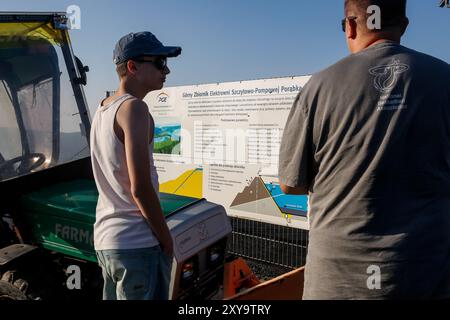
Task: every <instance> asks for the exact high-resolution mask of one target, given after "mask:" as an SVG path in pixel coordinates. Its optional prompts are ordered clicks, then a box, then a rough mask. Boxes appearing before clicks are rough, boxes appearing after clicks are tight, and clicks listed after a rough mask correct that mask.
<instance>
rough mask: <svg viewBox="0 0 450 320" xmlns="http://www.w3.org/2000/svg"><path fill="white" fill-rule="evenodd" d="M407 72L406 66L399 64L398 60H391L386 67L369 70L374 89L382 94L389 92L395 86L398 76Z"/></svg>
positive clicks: (407, 67)
mask: <svg viewBox="0 0 450 320" xmlns="http://www.w3.org/2000/svg"><path fill="white" fill-rule="evenodd" d="M407 70H409V66H408V65H407V64H404V63H401V62H400V61H399V60H396V59H394V60H392V63H390V64H388V65H382V66H378V67H374V68H372V69H370V70H369V73H370V74H371V75H374V76H375V79H374V86H375V89H377V90H378V91H380V92H382V93H386V92H390V91H391V90H392V89H393V88H394V87H395V85H396V83H397V80H398V78H399V77H400V75H401V74H402V73H403V72H405V71H407Z"/></svg>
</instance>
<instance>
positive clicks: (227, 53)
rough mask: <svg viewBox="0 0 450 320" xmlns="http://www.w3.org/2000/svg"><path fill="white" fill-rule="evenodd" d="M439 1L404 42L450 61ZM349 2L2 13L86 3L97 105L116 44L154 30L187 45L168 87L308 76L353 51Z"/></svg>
mask: <svg viewBox="0 0 450 320" xmlns="http://www.w3.org/2000/svg"><path fill="white" fill-rule="evenodd" d="M438 2H439V1H438V0H409V2H408V16H409V18H410V20H411V24H410V27H409V29H408V31H407V33H406V36H405V37H404V40H403V44H404V45H406V46H408V47H412V48H414V49H416V50H419V51H423V52H426V53H428V54H431V55H434V56H436V57H438V58H440V59H443V60H445V61H447V62H450V42H449V41H448V37H449V32H450V9H447V8H439V7H438ZM343 3H344V0H325V1H317V0H277V1H276V0H164V1H153V0H128V1H119V0H89V1H88V0H78V1H77V0H68V1H66V0H40V1H35V0H14V1H2V4H1V5H0V10H2V11H66V8H67V7H68V6H69V5H71V4H76V5H78V6H79V7H80V8H81V14H82V16H81V30H74V31H73V32H72V34H71V37H72V42H73V46H74V50H75V52H76V54H77V55H78V56H79V57H80V58H81V59H82V60H83V62H84V63H85V64H87V65H89V67H90V70H91V71H90V73H89V74H88V86H87V87H86V95H87V98H88V103H89V104H90V107H91V109H93V108H95V106H96V104H97V103H98V101H99V100H100V99H101V98H103V97H104V95H105V91H106V90H114V89H115V88H116V86H117V83H118V81H117V77H116V75H115V72H114V66H113V64H112V50H113V47H114V45H115V43H116V41H117V40H118V39H119V38H120V37H121V36H123V35H125V34H126V33H129V32H136V31H142V30H149V31H152V32H153V33H155V34H156V35H157V37H158V38H159V39H160V40H161V41H162V42H163V43H164V44H166V45H177V46H181V47H183V53H182V55H181V56H180V57H179V58H175V59H170V61H169V67H170V68H171V70H172V73H171V74H170V75H169V77H168V81H167V83H166V85H167V86H177V85H190V84H202V83H211V82H225V81H236V80H251V79H260V78H271V77H282V76H291V75H305V74H311V73H314V72H317V71H319V70H321V69H323V68H325V67H326V66H328V65H330V64H332V63H334V62H336V61H338V60H339V59H341V58H343V57H344V56H346V55H347V54H348V52H347V47H346V44H345V39H344V34H343V33H342V31H341V30H340V20H341V19H342V17H343Z"/></svg>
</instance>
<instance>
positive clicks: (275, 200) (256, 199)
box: [230, 176, 308, 217]
mask: <svg viewBox="0 0 450 320" xmlns="http://www.w3.org/2000/svg"><path fill="white" fill-rule="evenodd" d="M230 208H232V209H235V210H240V211H245V212H250V213H258V214H264V215H269V216H277V217H279V216H280V215H282V216H286V215H292V216H301V217H306V214H307V211H308V198H307V196H293V195H285V194H284V193H283V192H282V191H281V188H280V185H279V184H278V183H275V182H265V181H264V180H263V178H262V177H261V176H258V177H256V178H254V179H253V180H251V182H250V183H249V185H248V186H246V187H245V188H244V190H243V191H242V192H240V193H238V194H237V195H236V197H235V198H234V200H233V202H232V203H231V205H230Z"/></svg>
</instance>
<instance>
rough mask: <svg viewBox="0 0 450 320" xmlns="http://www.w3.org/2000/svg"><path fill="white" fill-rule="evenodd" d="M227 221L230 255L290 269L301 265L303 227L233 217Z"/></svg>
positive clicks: (303, 257) (303, 260) (305, 233)
mask: <svg viewBox="0 0 450 320" xmlns="http://www.w3.org/2000/svg"><path fill="white" fill-rule="evenodd" d="M231 224H232V227H233V232H232V234H231V237H230V241H229V242H228V248H227V249H228V252H229V253H230V254H233V255H237V256H240V257H243V258H248V259H252V260H255V261H260V262H264V263H268V264H272V265H277V266H280V267H285V268H290V269H296V268H299V267H302V266H304V265H305V263H306V254H307V248H308V231H307V230H301V229H296V228H290V227H285V226H279V225H274V224H268V223H263V222H259V221H253V220H247V219H241V218H235V217H231Z"/></svg>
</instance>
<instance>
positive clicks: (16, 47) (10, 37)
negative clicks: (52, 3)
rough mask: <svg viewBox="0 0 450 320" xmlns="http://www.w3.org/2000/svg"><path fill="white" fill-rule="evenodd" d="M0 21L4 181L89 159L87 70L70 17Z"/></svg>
mask: <svg viewBox="0 0 450 320" xmlns="http://www.w3.org/2000/svg"><path fill="white" fill-rule="evenodd" d="M0 23H1V25H2V27H1V29H0V136H1V139H0V181H4V180H8V179H12V178H16V177H19V176H23V175H26V174H29V173H33V172H37V171H40V170H44V169H47V168H50V167H54V166H56V165H58V164H63V163H66V162H70V161H73V160H76V159H81V158H83V157H86V156H87V155H89V148H88V140H87V138H88V135H87V133H88V132H89V121H88V120H89V118H88V113H87V107H86V102H85V99H84V95H83V91H82V89H81V88H80V85H81V83H82V82H83V80H84V82H85V70H86V69H85V68H84V67H82V65H81V63H79V62H78V65H77V61H79V60H78V59H77V58H76V57H74V55H73V53H72V49H71V46H70V40H69V36H68V33H67V24H66V23H67V19H66V18H65V15H64V14H35V15H31V14H30V15H27V14H14V13H11V14H1V15H0ZM79 66H81V68H78V67H79Z"/></svg>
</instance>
